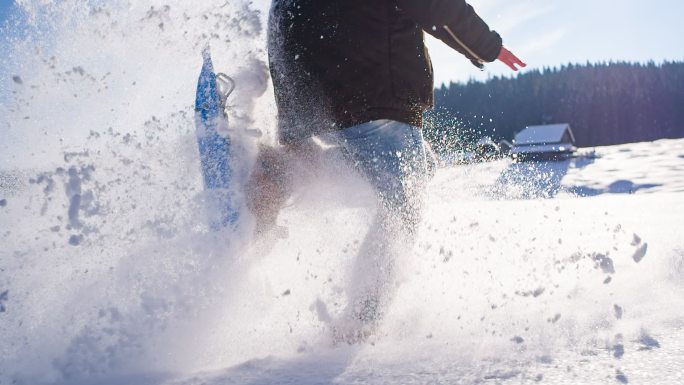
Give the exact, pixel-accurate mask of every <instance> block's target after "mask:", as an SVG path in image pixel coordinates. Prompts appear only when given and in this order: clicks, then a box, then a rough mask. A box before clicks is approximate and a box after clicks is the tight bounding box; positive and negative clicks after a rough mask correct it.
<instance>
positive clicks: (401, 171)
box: [332, 120, 429, 325]
mask: <svg viewBox="0 0 684 385" xmlns="http://www.w3.org/2000/svg"><path fill="white" fill-rule="evenodd" d="M332 135H333V136H334V140H335V141H336V142H337V143H339V146H340V147H341V148H342V150H343V152H344V153H345V155H346V156H347V158H348V159H349V161H351V162H352V164H353V165H354V167H355V168H356V169H357V170H358V171H359V172H360V173H361V174H362V175H363V176H364V177H365V178H366V179H367V180H368V181H369V182H370V184H371V186H372V187H373V188H374V189H375V191H376V193H377V195H378V198H379V201H380V205H379V207H378V214H377V215H376V218H375V221H374V224H373V225H371V227H370V230H369V232H368V234H367V235H366V238H365V240H364V241H363V243H362V245H361V248H360V250H359V256H358V258H357V260H356V263H355V266H354V268H353V272H352V277H351V284H350V286H349V293H348V294H349V298H350V303H349V306H350V308H349V310H348V315H349V316H350V317H351V319H352V320H355V321H357V322H358V321H360V322H361V323H362V324H364V325H373V324H374V323H375V322H377V320H378V319H380V318H382V314H383V312H384V309H385V308H386V305H387V303H388V302H390V301H391V298H392V297H393V291H394V289H393V288H394V286H395V285H394V284H393V281H394V275H395V270H396V268H398V267H400V266H402V265H404V263H401V259H402V258H403V257H406V256H407V255H406V254H410V250H411V249H412V247H413V242H414V241H415V237H416V233H417V229H418V224H419V222H420V217H421V211H422V200H423V199H422V196H423V193H424V190H425V185H426V184H427V181H428V180H429V172H428V159H427V156H428V155H427V154H426V147H425V144H424V141H423V134H422V132H421V130H420V128H417V127H414V126H411V125H409V124H405V123H401V122H397V121H393V120H375V121H372V122H368V123H364V124H360V125H357V126H353V127H349V128H347V129H344V130H341V131H337V132H335V133H333V134H332Z"/></svg>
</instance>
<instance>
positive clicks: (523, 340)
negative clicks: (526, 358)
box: [511, 336, 525, 344]
mask: <svg viewBox="0 0 684 385" xmlns="http://www.w3.org/2000/svg"><path fill="white" fill-rule="evenodd" d="M511 341H513V342H515V343H516V344H522V343H523V342H525V339H524V338H522V337H520V336H515V337H513V338H511Z"/></svg>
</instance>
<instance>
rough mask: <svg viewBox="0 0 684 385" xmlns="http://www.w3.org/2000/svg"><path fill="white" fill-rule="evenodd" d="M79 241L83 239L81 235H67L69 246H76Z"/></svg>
mask: <svg viewBox="0 0 684 385" xmlns="http://www.w3.org/2000/svg"><path fill="white" fill-rule="evenodd" d="M81 241H83V236H81V235H72V236H70V237H69V244H70V245H71V246H78V245H80V244H81Z"/></svg>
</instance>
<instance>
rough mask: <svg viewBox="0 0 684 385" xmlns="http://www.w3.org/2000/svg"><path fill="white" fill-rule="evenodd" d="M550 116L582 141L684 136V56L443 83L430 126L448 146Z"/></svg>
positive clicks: (500, 135) (429, 133)
mask: <svg viewBox="0 0 684 385" xmlns="http://www.w3.org/2000/svg"><path fill="white" fill-rule="evenodd" d="M549 123H570V125H571V126H572V129H573V131H574V134H575V138H576V140H577V145H578V146H580V147H591V146H601V145H612V144H621V143H631V142H640V141H651V140H656V139H662V138H681V137H684V62H665V63H662V64H655V63H648V64H638V63H602V64H586V65H567V66H563V67H561V68H546V69H543V70H535V71H530V72H526V73H524V74H521V75H519V76H517V77H514V78H509V77H494V78H492V79H489V80H488V81H486V82H477V81H470V82H468V83H465V84H462V83H451V84H450V85H449V86H444V85H443V86H442V87H441V88H438V89H436V90H435V109H434V111H432V112H430V113H428V114H427V116H426V124H425V134H426V137H427V138H428V140H429V141H430V142H431V143H432V144H433V147H435V149H436V150H438V151H440V152H444V151H450V150H453V149H456V148H461V147H463V146H464V144H468V143H473V142H474V141H476V140H477V139H479V138H480V137H483V136H489V137H492V138H493V139H494V140H497V141H498V140H501V139H506V140H509V141H511V140H512V139H513V137H514V136H515V134H516V133H517V132H519V131H520V130H522V129H523V128H525V127H526V126H531V125H539V124H549Z"/></svg>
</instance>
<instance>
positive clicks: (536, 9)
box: [428, 0, 684, 84]
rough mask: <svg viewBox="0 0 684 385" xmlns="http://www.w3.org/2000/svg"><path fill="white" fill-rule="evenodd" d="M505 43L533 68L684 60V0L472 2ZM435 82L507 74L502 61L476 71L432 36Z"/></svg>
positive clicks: (516, 0) (523, 0)
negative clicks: (595, 63)
mask: <svg viewBox="0 0 684 385" xmlns="http://www.w3.org/2000/svg"><path fill="white" fill-rule="evenodd" d="M469 3H470V4H472V5H473V7H475V9H476V11H478V12H479V13H480V14H481V16H482V17H483V18H484V19H485V21H487V22H488V23H489V24H490V26H491V27H492V28H493V29H495V30H497V31H498V32H500V33H501V35H502V36H503V39H504V44H505V45H507V46H508V47H509V48H510V49H511V50H512V51H514V52H516V53H518V54H519V55H520V56H521V57H522V58H523V59H524V60H525V61H527V62H528V64H529V65H530V67H531V68H542V67H547V66H558V65H561V64H566V63H568V62H572V63H585V62H587V61H592V62H596V61H608V60H628V61H640V62H645V61H649V60H654V61H656V62H661V61H663V60H684V42H682V40H683V39H684V22H683V21H682V18H684V1H677V0H650V1H644V0H515V1H511V0H470V1H469ZM428 45H429V48H430V53H431V55H432V58H433V62H434V66H435V75H436V81H437V83H438V84H439V83H441V82H446V81H451V80H454V81H463V80H468V79H469V78H471V77H475V78H478V79H484V78H486V77H487V76H490V75H499V74H508V73H510V71H509V70H508V69H507V68H506V67H504V66H503V65H502V64H491V65H489V66H488V68H487V71H486V72H484V73H481V72H480V71H478V70H477V69H474V68H471V67H472V66H471V65H469V64H468V63H464V61H463V60H462V59H461V58H460V57H459V55H458V54H455V53H453V52H452V51H451V50H450V49H449V48H448V47H446V46H444V45H443V44H442V43H441V42H438V41H435V40H434V39H429V40H428Z"/></svg>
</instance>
